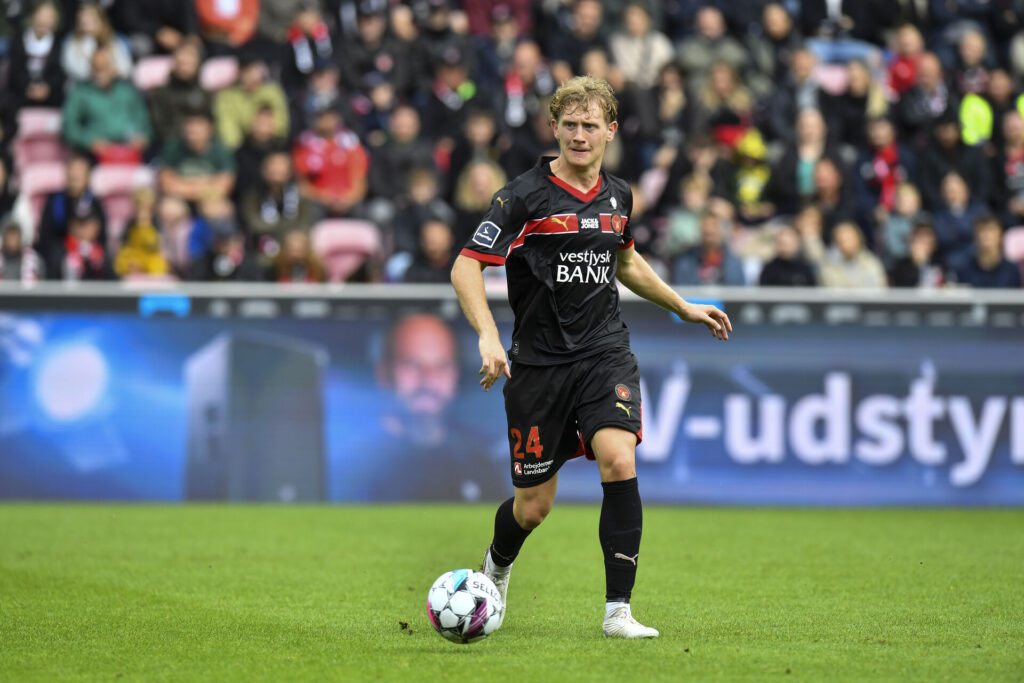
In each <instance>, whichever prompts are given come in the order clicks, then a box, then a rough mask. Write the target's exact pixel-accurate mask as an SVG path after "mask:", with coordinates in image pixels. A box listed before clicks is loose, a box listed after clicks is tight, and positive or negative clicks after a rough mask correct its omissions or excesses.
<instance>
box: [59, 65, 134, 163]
mask: <svg viewBox="0 0 1024 683" xmlns="http://www.w3.org/2000/svg"><path fill="white" fill-rule="evenodd" d="M91 61H92V78H91V80H88V81H83V82H81V83H76V84H75V85H73V86H72V87H71V90H70V91H69V92H68V96H67V100H65V102H64V116H63V129H64V139H65V141H67V143H68V144H69V145H71V146H72V147H75V148H76V149H80V150H88V151H89V152H91V153H92V154H93V156H95V157H96V159H97V160H98V161H99V162H100V163H140V162H141V161H142V154H143V151H144V150H145V149H146V147H148V146H149V142H150V140H152V138H153V130H152V128H151V127H150V123H149V114H148V113H147V111H146V103H145V102H144V101H143V99H142V96H141V95H140V94H139V91H138V90H136V89H135V86H133V85H132V84H131V83H129V82H128V81H125V80H119V79H118V78H117V74H116V72H115V71H114V63H113V57H112V55H111V52H110V50H108V49H107V48H104V47H100V48H97V49H96V51H95V52H94V53H93V55H92V60H91Z"/></svg>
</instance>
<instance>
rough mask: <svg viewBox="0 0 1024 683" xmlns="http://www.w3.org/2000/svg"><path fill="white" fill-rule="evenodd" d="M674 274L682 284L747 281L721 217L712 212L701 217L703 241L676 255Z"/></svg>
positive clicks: (737, 283)
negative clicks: (732, 250)
mask: <svg viewBox="0 0 1024 683" xmlns="http://www.w3.org/2000/svg"><path fill="white" fill-rule="evenodd" d="M672 276H673V277H672V281H673V282H674V283H675V284H679V285H728V286H740V285H743V284H745V282H744V278H743V264H742V263H741V262H740V260H739V259H738V258H736V257H735V256H733V254H732V252H731V251H730V250H729V246H728V244H726V240H725V231H724V229H723V226H722V219H721V218H720V217H719V216H716V215H715V214H714V213H712V212H710V211H706V212H705V213H704V215H703V216H701V219H700V243H699V244H697V245H696V246H694V247H691V248H690V249H688V250H687V251H685V252H683V253H682V254H681V255H680V256H679V257H678V258H676V260H675V263H674V264H673V265H672Z"/></svg>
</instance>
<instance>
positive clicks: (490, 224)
mask: <svg viewBox="0 0 1024 683" xmlns="http://www.w3.org/2000/svg"><path fill="white" fill-rule="evenodd" d="M526 213H527V212H526V204H525V202H524V201H523V200H522V199H521V198H520V197H518V196H517V195H516V194H515V193H513V192H512V191H511V190H510V189H509V188H508V187H507V186H506V187H503V188H502V189H500V190H498V191H497V192H496V193H495V194H494V196H493V197H492V198H491V207H490V209H488V211H487V213H486V214H484V217H483V219H482V220H481V221H480V223H479V225H477V227H476V230H474V231H473V234H472V236H470V238H469V240H468V241H467V242H466V244H465V246H464V247H463V249H462V255H463V256H468V257H469V258H472V259H476V260H477V261H482V262H484V263H490V264H493V265H496V266H503V265H505V259H506V258H507V257H508V253H509V250H510V249H511V247H512V243H513V242H515V240H516V238H517V237H519V234H520V233H521V232H522V230H523V226H524V225H526Z"/></svg>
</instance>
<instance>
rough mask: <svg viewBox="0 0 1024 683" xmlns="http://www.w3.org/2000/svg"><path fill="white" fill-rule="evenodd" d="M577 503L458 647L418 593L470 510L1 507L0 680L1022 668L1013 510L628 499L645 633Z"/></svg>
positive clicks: (560, 515)
mask: <svg viewBox="0 0 1024 683" xmlns="http://www.w3.org/2000/svg"><path fill="white" fill-rule="evenodd" d="M598 513H599V511H598V508H597V507H596V506H571V505H563V506H557V507H556V509H555V511H554V512H553V513H552V515H551V517H549V519H548V521H547V522H545V524H544V526H543V527H542V528H541V529H540V530H539V531H537V532H536V533H534V534H533V535H532V536H531V537H530V538H529V540H528V541H527V544H526V547H525V549H524V553H523V555H522V556H521V557H520V559H519V560H518V561H517V563H516V568H515V572H514V574H513V578H512V584H511V588H510V601H509V602H510V604H509V616H508V617H507V618H506V620H505V625H504V626H503V627H502V629H501V630H500V631H499V632H498V633H497V634H496V635H494V636H493V637H491V638H490V639H488V640H487V641H485V642H483V643H479V644H474V645H471V646H465V647H462V646H457V645H453V644H450V643H448V642H446V641H444V640H442V639H441V638H440V637H438V636H437V635H436V634H434V633H433V632H432V631H431V630H430V627H429V625H428V624H427V621H426V616H425V607H424V602H425V596H426V592H427V589H428V588H429V586H430V584H431V583H432V582H433V580H434V579H435V578H436V577H437V576H438V575H440V574H441V573H442V572H444V571H446V570H448V569H453V568H456V567H459V566H478V565H479V562H480V558H481V555H482V552H483V549H484V548H485V547H486V543H487V541H488V540H489V537H490V530H491V523H492V519H493V508H492V507H491V506H390V507H383V506H381V507H377V506H368V507H316V506H313V507H276V506H130V505H33V504H26V505H4V506H0V680H16V681H20V680H40V681H43V680H102V679H107V678H112V679H118V680H120V679H127V680H133V679H134V680H181V681H185V680H403V681H418V680H446V681H457V680H469V679H471V678H472V679H474V680H494V681H513V680H514V681H534V680H536V681H551V680H609V679H612V678H623V679H629V680H680V679H683V678H692V679H694V680H707V679H720V680H736V679H748V680H760V679H764V678H776V677H778V678H783V679H790V678H793V679H802V680H823V679H829V680H837V679H838V680H858V679H865V678H871V679H901V680H951V681H959V680H985V681H993V680H997V681H1003V680H1006V681H1014V680H1024V619H1022V616H1024V590H1022V589H1024V583H1022V581H1024V571H1022V568H1024V511H1008V510H815V509H809V510H768V509H709V508H698V509H687V508H659V507H649V508H648V509H647V510H645V527H644V544H643V547H642V550H641V555H640V577H639V581H638V585H637V589H636V591H635V593H634V600H633V603H634V609H635V611H636V613H637V615H638V616H639V617H640V618H641V619H642V620H643V621H644V622H645V623H649V624H651V625H653V626H656V627H657V628H659V629H660V630H661V632H662V638H660V639H658V640H657V641H651V642H618V641H606V640H605V639H604V638H603V637H602V636H601V632H600V619H601V616H602V611H603V592H604V579H603V568H602V565H601V556H600V550H599V547H598V543H597V519H598ZM400 622H407V623H409V625H410V628H411V630H412V633H411V634H410V633H409V629H402V628H401V626H400ZM787 672H788V673H787Z"/></svg>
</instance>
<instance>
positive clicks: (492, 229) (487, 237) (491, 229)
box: [473, 221, 501, 249]
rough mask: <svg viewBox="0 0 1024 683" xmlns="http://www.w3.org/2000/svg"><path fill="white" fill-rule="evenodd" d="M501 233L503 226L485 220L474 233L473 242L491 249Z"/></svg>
mask: <svg viewBox="0 0 1024 683" xmlns="http://www.w3.org/2000/svg"><path fill="white" fill-rule="evenodd" d="M500 234H501V228H499V227H498V226H497V225H496V224H494V223H492V222H491V221H484V222H483V223H481V224H480V225H478V226H477V228H476V232H474V233H473V242H475V243H476V244H479V245H480V246H481V247H486V248H488V249H490V248H491V247H493V246H494V244H495V243H496V242H497V241H498V235H500Z"/></svg>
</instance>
